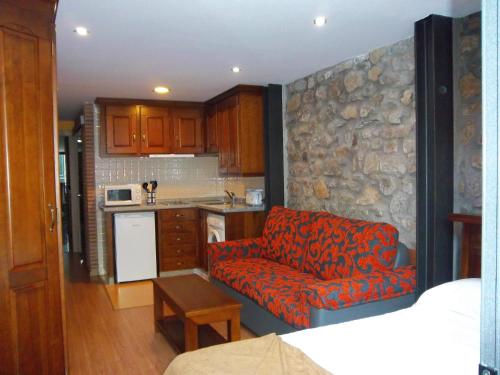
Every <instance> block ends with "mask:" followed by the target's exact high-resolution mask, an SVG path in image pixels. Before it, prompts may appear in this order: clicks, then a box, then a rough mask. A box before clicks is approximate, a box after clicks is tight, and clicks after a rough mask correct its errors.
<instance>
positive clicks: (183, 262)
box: [161, 256, 198, 271]
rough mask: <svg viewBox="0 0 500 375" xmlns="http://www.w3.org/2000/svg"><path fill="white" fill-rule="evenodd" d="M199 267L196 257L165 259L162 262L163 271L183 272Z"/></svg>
mask: <svg viewBox="0 0 500 375" xmlns="http://www.w3.org/2000/svg"><path fill="white" fill-rule="evenodd" d="M197 266H198V261H197V258H196V257H195V256H186V257H177V258H165V259H162V260H161V270H162V271H171V270H183V269H187V268H194V267H197Z"/></svg>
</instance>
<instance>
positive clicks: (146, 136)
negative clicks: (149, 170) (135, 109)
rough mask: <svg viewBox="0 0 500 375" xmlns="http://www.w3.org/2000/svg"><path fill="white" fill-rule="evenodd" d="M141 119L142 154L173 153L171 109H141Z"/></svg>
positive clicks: (145, 107) (147, 107)
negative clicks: (171, 143)
mask: <svg viewBox="0 0 500 375" xmlns="http://www.w3.org/2000/svg"><path fill="white" fill-rule="evenodd" d="M139 113H140V119H141V123H140V125H141V146H140V152H141V153H142V154H167V153H169V152H171V145H170V118H169V109H168V108H165V107H150V106H140V107H139Z"/></svg>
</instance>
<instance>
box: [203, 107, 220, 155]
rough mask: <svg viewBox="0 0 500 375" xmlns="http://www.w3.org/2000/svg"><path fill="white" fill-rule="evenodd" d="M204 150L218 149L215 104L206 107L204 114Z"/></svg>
mask: <svg viewBox="0 0 500 375" xmlns="http://www.w3.org/2000/svg"><path fill="white" fill-rule="evenodd" d="M206 146H207V147H206V150H207V152H218V151H219V135H218V132H217V110H216V108H215V106H210V107H209V108H208V109H207V116H206Z"/></svg>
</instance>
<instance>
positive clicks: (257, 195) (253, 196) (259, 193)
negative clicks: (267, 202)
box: [245, 189, 264, 206]
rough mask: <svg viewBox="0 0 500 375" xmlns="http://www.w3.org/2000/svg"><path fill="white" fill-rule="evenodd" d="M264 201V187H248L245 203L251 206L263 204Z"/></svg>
mask: <svg viewBox="0 0 500 375" xmlns="http://www.w3.org/2000/svg"><path fill="white" fill-rule="evenodd" d="M263 201H264V189H247V190H246V194H245V203H246V204H248V205H249V206H261V205H262V202H263Z"/></svg>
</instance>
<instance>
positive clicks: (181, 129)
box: [172, 107, 204, 154]
mask: <svg viewBox="0 0 500 375" xmlns="http://www.w3.org/2000/svg"><path fill="white" fill-rule="evenodd" d="M202 112H203V111H202V109H201V108H200V109H198V108H188V107H179V108H173V109H172V119H173V126H174V142H173V152H174V153H177V154H183V153H184V154H191V153H192V154H196V153H202V152H203V146H204V142H203V128H202V127H203V113H202Z"/></svg>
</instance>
